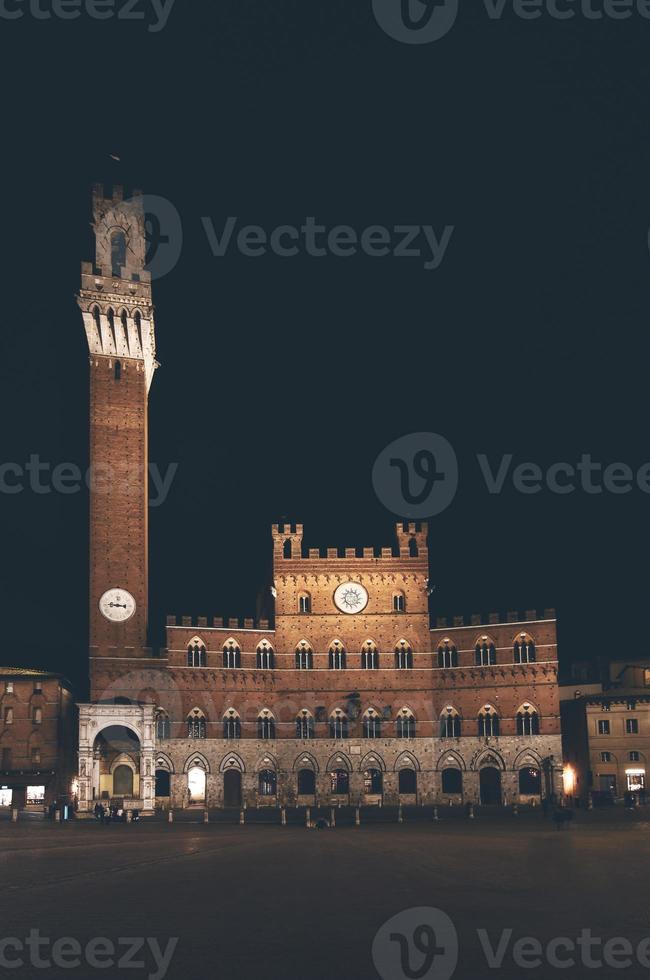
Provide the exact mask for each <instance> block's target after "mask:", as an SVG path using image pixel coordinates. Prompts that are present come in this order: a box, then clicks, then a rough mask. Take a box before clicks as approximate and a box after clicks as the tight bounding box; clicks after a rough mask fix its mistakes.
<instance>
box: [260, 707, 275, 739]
mask: <svg viewBox="0 0 650 980" xmlns="http://www.w3.org/2000/svg"><path fill="white" fill-rule="evenodd" d="M257 737H258V738H275V718H274V717H273V715H272V714H271V712H270V711H269V709H268V708H264V710H263V711H260V713H259V715H258V716H257Z"/></svg>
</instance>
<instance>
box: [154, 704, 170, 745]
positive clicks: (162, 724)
mask: <svg viewBox="0 0 650 980" xmlns="http://www.w3.org/2000/svg"><path fill="white" fill-rule="evenodd" d="M171 728H172V726H171V722H170V720H169V716H168V715H167V713H166V712H165V711H159V712H158V714H157V715H156V738H158V739H160V738H171V737H172V731H171Z"/></svg>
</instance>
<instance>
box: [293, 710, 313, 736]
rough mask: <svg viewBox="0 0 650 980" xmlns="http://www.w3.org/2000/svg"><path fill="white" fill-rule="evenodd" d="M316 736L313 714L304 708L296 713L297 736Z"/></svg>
mask: <svg viewBox="0 0 650 980" xmlns="http://www.w3.org/2000/svg"><path fill="white" fill-rule="evenodd" d="M313 737H314V718H313V715H312V714H311V713H310V712H309V711H307V709H306V708H303V709H302V711H301V712H300V714H298V715H296V738H313Z"/></svg>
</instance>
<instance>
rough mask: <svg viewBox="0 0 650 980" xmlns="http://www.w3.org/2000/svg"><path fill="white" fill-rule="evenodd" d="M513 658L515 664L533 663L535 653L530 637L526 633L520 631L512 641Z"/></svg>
mask: <svg viewBox="0 0 650 980" xmlns="http://www.w3.org/2000/svg"><path fill="white" fill-rule="evenodd" d="M514 654H515V657H514V660H515V663H516V664H533V663H535V660H536V657H537V654H536V652H535V644H534V643H533V639H532V637H530V636H529V635H528V633H520V634H519V636H518V637H517V639H516V640H515V643H514Z"/></svg>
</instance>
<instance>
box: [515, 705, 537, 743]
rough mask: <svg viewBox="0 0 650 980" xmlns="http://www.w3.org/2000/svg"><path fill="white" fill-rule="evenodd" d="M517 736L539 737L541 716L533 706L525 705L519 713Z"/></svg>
mask: <svg viewBox="0 0 650 980" xmlns="http://www.w3.org/2000/svg"><path fill="white" fill-rule="evenodd" d="M517 735H539V715H538V714H537V710H536V709H535V708H533V706H532V704H528V703H526V704H523V705H522V706H521V708H520V709H519V711H518V712H517Z"/></svg>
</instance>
